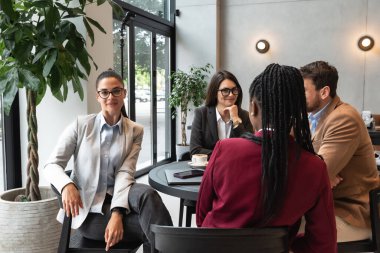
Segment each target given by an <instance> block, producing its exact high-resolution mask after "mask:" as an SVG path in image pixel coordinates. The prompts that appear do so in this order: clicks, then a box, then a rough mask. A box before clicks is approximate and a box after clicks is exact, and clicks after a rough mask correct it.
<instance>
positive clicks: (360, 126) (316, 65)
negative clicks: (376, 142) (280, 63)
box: [300, 61, 379, 242]
mask: <svg viewBox="0 0 380 253" xmlns="http://www.w3.org/2000/svg"><path fill="white" fill-rule="evenodd" d="M300 71H301V74H302V76H303V78H304V86H305V94H306V103H307V110H308V112H309V121H310V130H311V134H312V141H313V146H314V150H315V151H316V152H317V153H318V154H319V155H321V156H322V157H323V159H324V160H325V162H326V164H327V170H328V174H329V177H330V182H331V187H332V191H333V197H334V205H335V216H336V225H337V233H338V242H343V241H355V240H363V239H367V238H369V237H370V236H371V224H370V217H369V196H368V194H369V191H370V190H371V189H373V188H375V187H377V186H378V182H379V174H378V171H377V167H376V162H375V157H374V151H373V146H372V143H371V139H370V137H369V134H368V131H367V129H366V126H365V125H364V122H363V120H362V118H361V116H360V114H359V113H358V111H357V110H356V109H355V108H354V107H352V106H351V105H349V104H347V103H344V102H342V101H341V100H340V98H339V97H338V96H337V94H336V89H337V83H338V72H337V70H336V68H335V67H333V66H331V65H329V64H328V63H327V62H323V61H316V62H312V63H310V64H307V65H306V66H304V67H301V69H300Z"/></svg>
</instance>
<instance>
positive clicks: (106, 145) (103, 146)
mask: <svg viewBox="0 0 380 253" xmlns="http://www.w3.org/2000/svg"><path fill="white" fill-rule="evenodd" d="M98 117H99V118H100V126H101V127H100V129H101V130H100V175H99V183H98V188H97V190H96V194H95V198H94V201H93V202H92V205H91V208H90V212H92V213H102V206H103V202H104V199H105V197H106V193H108V194H109V195H113V188H114V184H115V169H116V166H117V164H119V163H120V159H121V152H122V150H123V149H122V148H121V145H122V138H120V137H121V134H122V132H123V131H122V126H123V125H122V123H121V118H120V120H119V121H118V122H117V123H116V124H115V125H113V126H110V125H108V124H107V122H106V121H105V119H104V116H103V115H102V114H101V113H100V114H99V115H98Z"/></svg>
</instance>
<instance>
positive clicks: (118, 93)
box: [98, 88, 124, 98]
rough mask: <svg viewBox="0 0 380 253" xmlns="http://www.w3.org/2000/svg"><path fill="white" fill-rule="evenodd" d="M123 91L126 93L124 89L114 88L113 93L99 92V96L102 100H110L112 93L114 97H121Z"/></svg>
mask: <svg viewBox="0 0 380 253" xmlns="http://www.w3.org/2000/svg"><path fill="white" fill-rule="evenodd" d="M123 91H124V89H123V88H114V89H112V90H111V91H109V90H98V94H99V96H100V97H101V98H108V97H109V96H110V94H111V93H112V96H114V97H120V96H121V94H123Z"/></svg>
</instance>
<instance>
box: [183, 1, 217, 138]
mask: <svg viewBox="0 0 380 253" xmlns="http://www.w3.org/2000/svg"><path fill="white" fill-rule="evenodd" d="M176 8H177V9H179V10H180V16H178V17H176V29H177V30H176V31H177V33H176V46H177V48H176V49H177V50H176V64H177V69H181V70H184V71H188V70H189V68H190V66H197V67H200V66H204V65H206V64H207V63H210V64H211V65H212V66H213V67H214V69H213V70H212V72H213V71H215V69H217V68H219V64H220V59H219V55H220V54H219V53H218V51H219V39H218V38H219V23H218V15H217V14H218V8H219V1H218V0H191V1H190V0H177V2H176ZM190 107H192V105H190ZM178 115H179V114H178ZM192 119H193V111H190V112H188V116H187V124H186V125H187V126H189V125H191V123H192V121H193V120H192ZM176 125H177V130H176V132H177V143H180V138H181V137H180V133H181V129H180V127H181V124H180V118H179V117H178V119H177V124H176ZM187 141H188V142H189V141H190V130H187Z"/></svg>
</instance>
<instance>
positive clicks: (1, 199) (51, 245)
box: [0, 186, 62, 253]
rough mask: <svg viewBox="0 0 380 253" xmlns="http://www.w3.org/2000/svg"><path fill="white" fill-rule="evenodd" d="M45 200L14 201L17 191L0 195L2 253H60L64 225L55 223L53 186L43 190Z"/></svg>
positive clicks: (55, 211) (55, 204) (0, 244)
mask: <svg viewBox="0 0 380 253" xmlns="http://www.w3.org/2000/svg"><path fill="white" fill-rule="evenodd" d="M40 191H41V197H42V200H40V201H32V202H14V201H13V199H14V198H15V197H16V196H17V195H19V194H24V192H25V188H18V189H13V190H9V191H6V192H3V193H1V194H0V228H1V231H0V252H4V253H12V252H28V253H32V252H35V253H50V252H52V253H53V252H54V253H55V252H57V249H58V244H59V239H60V236H61V229H62V226H61V224H60V223H59V222H58V221H57V220H56V216H57V213H58V210H59V206H58V202H57V198H56V197H55V195H54V193H53V192H52V190H51V189H50V187H47V186H46V187H40Z"/></svg>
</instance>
